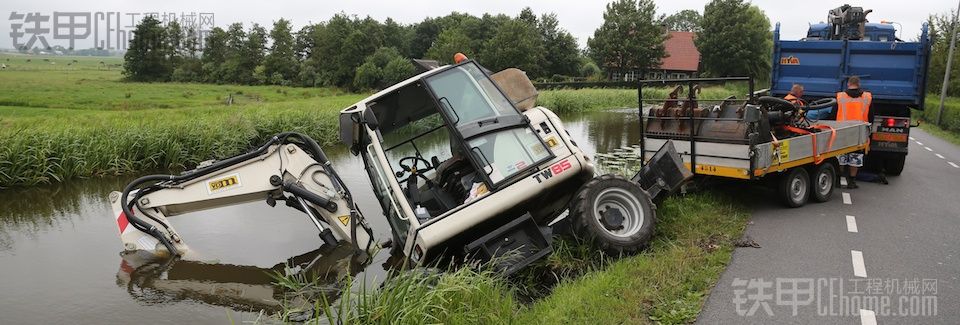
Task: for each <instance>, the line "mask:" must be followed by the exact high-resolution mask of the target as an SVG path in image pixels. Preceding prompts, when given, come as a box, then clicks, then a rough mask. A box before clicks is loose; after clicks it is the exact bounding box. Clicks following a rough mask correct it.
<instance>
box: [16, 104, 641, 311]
mask: <svg viewBox="0 0 960 325" xmlns="http://www.w3.org/2000/svg"><path fill="white" fill-rule="evenodd" d="M564 121H565V123H564V124H565V126H566V128H567V130H568V131H569V132H570V134H571V136H572V137H573V138H574V139H575V140H576V141H577V142H578V144H579V145H580V146H581V148H583V149H584V150H585V151H587V152H590V153H593V152H597V151H599V152H606V151H610V150H612V149H614V148H618V147H621V146H624V145H628V144H632V143H636V140H637V139H638V137H639V129H638V125H637V115H636V110H616V111H607V112H596V113H590V114H583V115H578V116H569V117H565V118H564ZM329 152H330V153H331V159H332V160H333V161H334V167H335V168H336V169H337V171H338V172H339V173H340V174H341V176H342V177H343V178H344V181H345V182H346V183H347V185H348V186H349V187H350V189H351V191H352V192H353V194H354V196H355V197H356V199H357V202H358V204H359V205H360V209H361V210H362V211H363V213H364V214H365V216H366V218H367V220H368V222H369V223H370V224H371V226H372V227H373V229H374V233H375V236H376V238H378V239H380V240H383V239H387V238H390V230H389V227H388V226H387V223H386V220H385V219H384V218H383V216H382V215H381V213H380V207H379V205H378V204H377V203H376V200H375V198H374V196H373V192H372V190H371V188H370V185H369V183H368V179H367V176H366V174H364V172H363V170H362V168H361V167H360V166H362V162H361V161H360V159H359V158H358V157H354V156H352V155H348V154H344V153H342V152H343V150H342V149H335V148H331V149H330V150H329ZM132 178H133V177H132V176H131V177H122V178H103V179H88V180H72V181H69V182H67V183H63V184H55V185H46V186H37V187H31V188H24V189H10V190H0V323H3V324H28V323H29V324H38V323H39V324H48V323H68V324H72V323H84V324H88V323H106V324H113V323H132V322H143V323H149V324H181V323H228V322H230V321H231V320H232V321H233V322H235V323H240V322H242V321H248V320H254V319H256V318H257V317H258V316H259V311H260V310H265V311H266V312H267V313H270V312H271V311H272V310H274V309H275V308H276V304H277V302H276V297H275V296H276V295H275V293H276V292H278V290H277V288H275V286H273V285H272V284H271V281H272V280H271V279H270V278H269V277H268V276H266V274H267V272H269V271H271V270H282V269H283V266H284V265H286V264H287V262H288V259H294V260H295V262H305V261H310V260H312V259H313V258H315V257H317V256H324V257H327V258H328V259H335V258H336V257H337V256H341V255H346V254H348V252H346V251H344V250H342V249H339V250H332V251H331V250H329V249H326V248H324V249H323V250H318V246H320V244H321V243H322V242H321V240H320V239H319V238H318V237H317V231H316V228H314V226H313V224H312V223H311V222H310V221H309V220H308V219H307V217H306V216H305V215H303V214H301V213H300V212H298V211H296V210H293V209H290V208H287V207H284V206H282V204H281V205H278V206H277V207H275V208H271V207H269V206H268V205H267V204H266V203H264V202H254V203H248V204H244V205H239V206H233V207H226V208H221V209H216V210H209V211H204V212H199V213H193V214H188V215H183V216H177V217H172V218H170V222H171V223H173V226H174V227H175V228H176V229H177V230H178V231H179V232H180V234H181V235H182V237H183V238H184V240H185V241H186V242H187V244H188V245H190V247H191V249H192V250H194V251H195V252H198V253H199V256H200V260H199V261H179V262H176V263H173V264H172V265H157V264H148V265H143V266H141V265H139V264H137V262H136V259H130V260H129V261H125V260H124V258H122V257H121V256H120V254H119V253H120V252H121V250H122V248H121V246H120V241H119V239H118V238H117V225H116V220H115V216H114V215H113V212H112V210H111V209H110V205H109V203H108V201H107V196H108V194H109V193H110V192H111V191H114V190H118V189H121V188H122V187H123V186H125V185H126V183H127V182H128V181H130V180H132ZM388 258H389V254H388V253H387V252H386V250H384V251H382V252H380V254H378V255H377V256H375V257H374V259H373V261H372V262H371V263H370V264H369V265H368V266H367V268H366V269H365V270H363V272H361V273H359V274H353V275H354V276H355V277H357V278H361V279H363V278H365V279H367V281H370V280H371V279H374V278H381V279H382V278H383V277H385V276H386V272H385V271H384V270H385V268H386V266H384V265H385V264H386V260H387V259H388ZM323 262H324V261H320V263H317V264H319V265H320V266H318V268H317V270H319V269H320V268H322V270H320V271H328V268H330V265H331V264H334V263H323ZM343 269H344V268H340V269H338V268H333V269H331V270H329V272H327V275H328V278H329V282H330V283H334V282H336V280H337V279H339V278H342V277H344V276H345V275H346V272H345V271H343ZM129 274H133V276H130V275H129ZM332 289H334V288H332ZM333 292H334V293H332V295H334V296H335V295H336V294H335V290H333Z"/></svg>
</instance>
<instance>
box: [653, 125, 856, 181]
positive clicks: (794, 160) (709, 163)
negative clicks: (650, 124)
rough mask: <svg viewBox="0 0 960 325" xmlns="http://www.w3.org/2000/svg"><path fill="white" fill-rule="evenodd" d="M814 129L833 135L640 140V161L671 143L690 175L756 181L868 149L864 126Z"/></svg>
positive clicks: (817, 133)
mask: <svg viewBox="0 0 960 325" xmlns="http://www.w3.org/2000/svg"><path fill="white" fill-rule="evenodd" d="M816 125H825V126H827V127H829V128H831V129H832V130H833V131H831V129H821V130H818V131H819V132H816V133H811V134H805V135H798V136H793V137H790V138H786V139H779V140H774V141H770V142H761V143H756V144H734V143H719V142H710V141H709V140H704V139H694V140H692V141H691V140H690V139H684V138H672V139H666V138H660V137H650V136H644V139H643V141H645V142H646V145H645V146H643V147H644V148H645V150H643V151H644V154H643V160H644V161H648V160H649V159H650V158H652V157H653V154H654V153H656V150H657V149H658V148H660V147H661V146H662V145H664V144H665V143H666V142H667V141H673V144H674V146H676V149H677V151H678V152H679V153H680V156H681V157H682V158H683V162H684V165H685V166H686V167H687V169H690V170H691V171H692V172H693V173H694V174H699V175H711V176H720V177H727V178H736V179H756V178H760V177H763V176H765V175H767V174H770V173H776V172H782V171H785V170H787V169H790V168H793V167H797V166H803V165H808V164H814V163H819V162H820V161H823V160H825V159H829V158H833V157H837V156H839V155H842V154H846V153H850V152H854V151H859V150H867V148H868V146H869V134H870V130H869V124H867V123H864V122H857V121H843V122H837V121H819V122H818V123H816ZM831 138H833V139H831ZM814 139H816V154H815V153H814V152H815V151H814ZM751 153H752V154H751ZM691 166H695V167H693V168H691Z"/></svg>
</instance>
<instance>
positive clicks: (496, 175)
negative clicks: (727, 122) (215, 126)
mask: <svg viewBox="0 0 960 325" xmlns="http://www.w3.org/2000/svg"><path fill="white" fill-rule="evenodd" d="M461 56H462V55H461ZM461 59H462V61H461V62H459V63H458V64H455V65H449V66H443V67H437V68H432V69H430V70H427V71H425V72H423V73H421V74H419V75H417V76H415V77H412V78H410V79H407V80H405V81H402V82H400V83H398V84H396V85H393V86H391V87H389V88H386V89H384V90H382V91H380V92H378V93H376V94H374V95H372V96H370V97H367V98H366V99H364V100H362V101H360V102H358V103H356V104H354V105H352V106H351V107H349V108H346V109H344V110H343V111H341V113H340V139H341V141H342V142H343V143H344V144H346V145H347V146H348V147H349V148H350V150H351V152H352V153H353V154H354V155H358V156H360V157H361V158H362V161H363V168H364V170H365V171H366V173H367V175H368V177H369V180H370V183H371V184H372V185H373V192H374V194H375V196H376V198H377V200H378V201H379V203H380V206H381V208H382V212H383V215H384V216H385V217H386V218H387V221H388V223H389V225H390V228H391V233H392V236H393V248H394V249H395V250H396V251H397V252H399V253H401V254H402V255H403V256H405V257H406V258H407V259H408V260H409V261H410V262H412V263H414V264H418V263H421V264H422V263H430V262H434V261H438V260H441V259H450V260H454V261H457V260H462V259H466V258H479V259H481V260H494V261H495V263H496V265H497V267H499V268H500V269H502V270H503V271H504V272H505V273H507V274H509V273H512V272H514V271H516V270H518V269H520V268H522V267H524V266H526V265H528V264H529V263H531V262H532V261H534V260H536V259H538V258H540V257H543V256H545V255H547V254H549V253H550V252H552V246H551V238H552V236H551V233H552V232H551V226H552V225H554V224H557V222H559V221H561V219H564V218H566V219H572V220H570V221H569V222H570V223H571V224H573V227H572V228H573V229H575V230H576V231H578V232H581V233H579V234H578V235H580V237H583V238H589V239H591V240H592V241H594V242H595V243H596V244H598V246H600V247H602V248H603V249H604V250H606V251H608V252H610V253H614V254H618V253H630V252H634V251H637V250H639V249H640V248H642V247H644V246H645V245H646V244H647V243H648V241H649V240H650V237H651V235H652V229H653V225H654V222H655V219H656V216H655V209H654V207H653V204H652V203H651V198H650V195H648V194H647V192H646V191H645V190H646V189H651V188H653V186H654V185H656V186H657V192H658V193H659V192H666V191H664V190H669V189H675V188H676V187H677V186H678V185H679V184H680V183H682V182H684V181H685V180H687V179H688V178H689V177H688V176H689V175H688V173H683V172H682V169H681V168H674V169H673V172H670V171H662V170H660V171H647V173H648V174H649V175H655V179H654V181H653V182H648V183H650V184H651V185H649V187H648V188H641V187H640V186H639V185H638V183H637V182H636V181H628V180H626V179H624V178H622V177H619V176H610V175H605V176H602V177H600V178H595V177H594V166H593V163H592V160H591V159H590V157H588V156H587V155H586V154H585V153H584V152H583V151H582V150H581V149H580V147H579V146H578V145H577V143H576V141H574V140H573V139H572V138H571V137H570V135H569V134H568V133H567V131H566V130H565V129H564V127H563V124H562V123H561V121H560V118H558V117H557V115H556V114H554V113H553V112H551V111H550V110H549V109H547V108H544V107H539V106H536V105H535V102H536V96H537V91H536V88H534V87H533V85H532V83H530V80H529V79H527V77H526V75H525V74H524V73H523V72H522V71H520V70H517V69H507V70H504V71H501V72H498V73H496V74H493V75H492V76H491V75H489V74H488V73H487V72H486V71H485V69H483V68H482V67H481V66H480V65H478V64H477V63H476V62H474V61H471V60H467V59H465V57H462V58H461ZM424 66H425V67H428V66H429V65H424ZM664 148H665V149H664V150H665V151H664V153H663V154H661V155H659V156H658V157H660V158H659V159H663V160H671V159H672V160H673V161H676V162H679V159H680V158H679V156H678V155H677V153H676V152H675V151H673V147H672V146H669V145H665V146H664ZM675 164H677V163H675ZM664 165H669V164H668V163H664ZM658 173H659V174H658ZM651 177H654V176H651ZM255 200H266V201H267V202H268V203H269V204H271V205H273V204H275V202H276V201H281V200H282V201H285V202H286V204H287V205H288V206H290V207H293V208H295V209H298V210H300V211H303V212H304V213H305V214H306V215H307V216H308V217H309V218H310V220H311V221H313V222H314V224H315V225H316V226H317V228H318V230H319V231H320V233H321V237H322V238H323V240H324V242H325V243H326V244H330V245H333V244H336V242H337V241H338V239H339V240H342V241H349V242H350V243H351V245H352V246H354V247H355V249H356V252H357V254H358V255H360V256H363V255H365V253H366V251H367V250H368V249H370V248H371V247H372V244H373V238H372V231H371V230H370V228H369V227H368V226H367V223H366V221H365V219H364V217H363V215H362V214H361V213H360V211H359V209H358V208H357V206H356V204H355V203H354V202H353V196H352V195H351V194H350V191H349V190H348V189H347V187H346V185H345V184H344V183H343V182H342V180H341V179H340V177H339V176H338V175H337V173H336V171H335V170H334V168H333V166H332V165H331V163H330V162H329V160H327V158H326V156H325V154H324V153H323V150H321V149H320V147H319V146H318V145H317V143H316V142H315V141H313V140H311V139H310V138H309V137H306V136H304V135H300V134H297V133H283V134H279V135H277V136H275V137H273V138H271V139H270V140H269V141H267V142H266V143H265V144H263V145H262V146H261V147H260V148H258V149H256V150H254V151H251V152H249V153H246V154H242V155H239V156H236V157H233V158H229V159H226V160H223V161H219V162H212V163H209V164H203V165H202V166H201V167H198V168H197V169H196V170H193V171H189V172H186V173H183V174H181V175H176V176H174V175H154V176H145V177H142V178H140V179H137V180H135V181H134V182H132V183H131V184H130V185H128V186H127V187H126V188H125V189H124V191H123V192H114V193H111V201H112V202H113V205H114V211H115V213H116V215H117V216H118V217H117V220H118V225H119V226H120V237H121V241H122V242H123V244H124V249H125V250H128V251H136V250H142V251H147V252H154V253H160V254H163V253H166V252H170V253H172V254H173V255H182V254H185V253H187V252H189V249H188V248H187V246H186V245H185V244H184V243H183V241H182V239H181V238H180V236H179V235H178V234H177V233H176V231H174V230H173V228H172V227H170V224H169V222H168V221H167V220H166V217H167V216H173V215H177V214H182V213H186V212H190V211H198V210H203V209H209V208H214V207H220V206H225V205H230V204H237V203H241V202H248V201H255ZM571 202H572V205H571ZM571 206H572V207H571ZM568 209H569V210H570V211H571V213H568V214H563V212H564V211H566V210H568ZM358 229H359V230H358ZM583 232H585V233H583Z"/></svg>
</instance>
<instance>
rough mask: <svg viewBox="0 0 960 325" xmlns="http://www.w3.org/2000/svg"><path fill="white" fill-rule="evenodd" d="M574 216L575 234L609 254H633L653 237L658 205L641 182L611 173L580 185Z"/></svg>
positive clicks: (573, 205)
mask: <svg viewBox="0 0 960 325" xmlns="http://www.w3.org/2000/svg"><path fill="white" fill-rule="evenodd" d="M570 217H571V218H572V219H571V224H572V225H573V232H574V236H577V237H578V238H581V239H586V240H587V241H588V242H592V243H593V244H595V245H597V246H599V247H600V248H601V249H603V251H604V252H606V253H608V254H612V255H620V254H633V253H636V252H637V251H639V250H641V249H643V248H644V247H646V246H647V244H648V243H649V242H650V238H651V237H653V228H654V224H655V223H656V206H655V205H653V202H652V201H651V200H650V196H649V195H647V193H646V192H645V191H644V190H643V189H641V188H640V185H639V184H636V183H634V182H631V181H629V180H627V179H625V178H623V177H621V176H615V175H610V174H607V175H603V176H600V177H595V178H594V179H592V180H590V181H589V182H587V184H584V185H583V187H581V188H580V190H579V191H578V192H577V194H576V196H574V198H573V202H572V203H571V206H570Z"/></svg>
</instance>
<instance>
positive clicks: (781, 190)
mask: <svg viewBox="0 0 960 325" xmlns="http://www.w3.org/2000/svg"><path fill="white" fill-rule="evenodd" d="M777 192H778V194H779V195H780V200H781V201H783V204H784V205H786V206H788V207H791V208H796V207H800V206H803V205H804V204H806V203H807V199H809V198H810V195H809V193H808V192H810V174H809V173H807V169H806V168H803V167H795V168H793V169H790V171H788V172H787V173H786V174H784V175H783V176H782V177H780V184H778V186H777Z"/></svg>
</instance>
